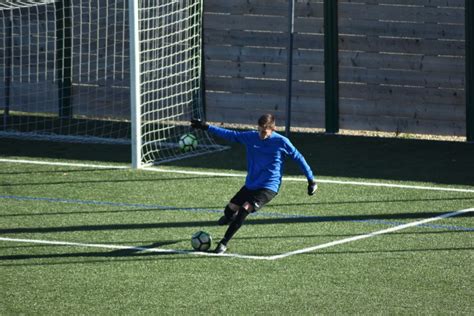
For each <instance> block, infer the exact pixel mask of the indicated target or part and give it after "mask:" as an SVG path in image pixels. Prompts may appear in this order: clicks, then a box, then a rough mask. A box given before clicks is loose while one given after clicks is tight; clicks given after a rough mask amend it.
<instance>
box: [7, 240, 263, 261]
mask: <svg viewBox="0 0 474 316" xmlns="http://www.w3.org/2000/svg"><path fill="white" fill-rule="evenodd" d="M0 241H11V242H19V243H32V244H43V245H57V246H76V247H88V248H105V249H120V250H136V251H143V252H155V253H163V254H186V255H199V256H208V257H235V258H241V259H254V260H259V259H260V260H269V259H268V257H265V256H247V255H239V254H232V253H223V254H217V253H212V252H201V251H188V250H175V249H163V248H144V247H134V246H125V245H106V244H87V243H80V242H69V241H56V240H40V239H19V238H5V237H0Z"/></svg>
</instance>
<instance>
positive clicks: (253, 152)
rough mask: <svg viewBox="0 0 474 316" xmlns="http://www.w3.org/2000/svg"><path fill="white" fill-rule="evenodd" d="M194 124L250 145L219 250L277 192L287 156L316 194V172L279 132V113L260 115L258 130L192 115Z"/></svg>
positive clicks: (224, 222)
mask: <svg viewBox="0 0 474 316" xmlns="http://www.w3.org/2000/svg"><path fill="white" fill-rule="evenodd" d="M191 126H192V127H193V128H196V129H201V130H207V131H208V132H209V133H211V134H214V135H216V136H219V137H221V138H224V139H226V140H229V141H232V142H238V143H241V144H243V145H245V146H246V148H247V177H246V179H245V185H244V186H243V187H242V188H241V189H240V191H239V192H237V194H236V195H235V196H234V197H233V198H232V199H231V200H230V202H229V203H228V204H227V206H226V207H225V209H224V216H222V217H221V218H220V219H219V221H218V223H219V225H227V224H229V227H228V228H227V231H226V233H225V235H224V238H222V240H221V241H220V242H219V244H218V245H217V247H216V249H215V252H216V253H224V252H225V251H226V250H227V243H228V242H229V241H230V240H231V238H232V237H233V236H234V235H235V233H236V232H237V231H238V230H239V228H240V227H241V226H242V224H243V222H244V220H245V218H246V217H247V216H248V215H249V214H250V213H252V212H255V211H257V210H259V209H261V208H262V207H263V206H264V205H265V204H267V203H268V202H270V201H271V200H272V199H273V198H274V197H275V196H276V195H277V193H278V190H279V189H280V185H281V178H282V173H283V163H284V160H285V158H286V157H290V158H292V159H293V160H295V161H296V162H297V163H298V164H299V166H300V167H301V170H302V171H303V172H304V174H305V176H306V178H307V179H308V194H309V195H313V194H314V192H315V191H316V189H317V188H318V186H317V184H316V182H315V180H314V176H313V172H312V170H311V168H310V167H309V165H308V164H307V162H306V160H305V159H304V157H303V155H301V153H300V152H299V151H298V150H297V149H296V148H295V146H293V144H292V143H291V142H290V140H289V139H288V138H286V137H284V136H282V135H280V134H278V133H277V132H275V117H274V116H273V115H272V114H265V115H262V116H261V117H260V118H259V119H258V131H245V132H238V131H232V130H228V129H225V128H220V127H217V126H213V125H209V124H207V123H206V122H204V121H202V120H200V119H192V120H191Z"/></svg>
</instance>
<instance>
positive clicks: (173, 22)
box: [0, 0, 223, 168]
mask: <svg viewBox="0 0 474 316" xmlns="http://www.w3.org/2000/svg"><path fill="white" fill-rule="evenodd" d="M201 28H202V0H180V1H172V0H167V1H158V2H157V1H152V0H116V1H110V0H104V1H98V0H94V1H85V0H62V1H53V0H30V1H10V2H2V3H0V41H1V43H3V46H4V49H2V51H1V52H0V64H1V65H0V118H1V121H0V136H2V137H20V138H28V139H48V140H60V141H71V142H94V143H121V144H131V145H132V146H131V147H132V150H131V158H132V159H131V160H132V164H133V166H134V167H136V168H139V167H142V166H146V165H153V164H157V163H160V162H165V161H170V160H175V159H181V158H184V157H189V156H195V155H200V154H205V153H209V152H212V151H216V150H222V149H223V147H222V146H218V145H216V144H215V142H214V141H213V139H212V138H211V137H210V136H209V135H208V134H207V133H206V132H203V131H193V133H194V135H195V137H196V138H197V140H196V141H197V142H199V146H196V147H195V148H193V150H181V148H180V147H179V145H178V144H179V140H180V137H181V136H182V135H184V134H188V133H190V132H191V129H190V127H189V120H190V119H191V118H192V117H201V118H204V111H203V106H202V93H201V89H202V79H201V78H202V74H201V68H202V63H201V60H202V56H201V55H202V53H201V50H202V44H201V42H202V36H201V34H202V33H201Z"/></svg>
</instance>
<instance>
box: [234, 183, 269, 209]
mask: <svg viewBox="0 0 474 316" xmlns="http://www.w3.org/2000/svg"><path fill="white" fill-rule="evenodd" d="M276 195H277V193H276V192H273V191H272V190H268V189H257V190H250V189H247V188H246V187H245V186H243V187H242V188H241V189H240V191H239V192H237V194H236V195H234V197H233V198H232V199H231V200H230V202H231V203H234V204H237V205H238V206H242V205H244V204H245V202H248V203H250V204H252V205H253V209H254V212H255V211H258V210H259V209H261V208H262V207H263V206H264V205H265V204H267V203H268V202H270V201H271V200H272V199H273V198H274V197H275V196H276Z"/></svg>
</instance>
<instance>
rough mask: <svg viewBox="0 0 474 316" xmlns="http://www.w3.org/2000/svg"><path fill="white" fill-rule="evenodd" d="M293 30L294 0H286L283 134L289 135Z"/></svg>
mask: <svg viewBox="0 0 474 316" xmlns="http://www.w3.org/2000/svg"><path fill="white" fill-rule="evenodd" d="M294 31H295V0H288V49H287V52H288V55H287V75H286V89H287V90H286V121H285V135H286V137H290V129H291V97H292V90H293V34H294Z"/></svg>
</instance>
